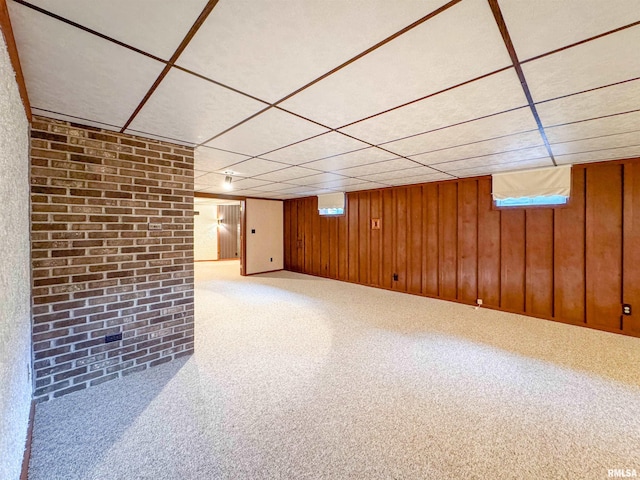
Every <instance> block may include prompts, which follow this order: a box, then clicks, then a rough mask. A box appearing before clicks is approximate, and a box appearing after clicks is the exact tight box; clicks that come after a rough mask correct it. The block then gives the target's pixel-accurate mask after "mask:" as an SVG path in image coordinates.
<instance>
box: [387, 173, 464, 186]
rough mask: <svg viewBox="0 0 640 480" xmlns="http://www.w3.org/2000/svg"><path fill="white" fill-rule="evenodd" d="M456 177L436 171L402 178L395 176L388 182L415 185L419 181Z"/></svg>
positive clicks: (425, 181)
mask: <svg viewBox="0 0 640 480" xmlns="http://www.w3.org/2000/svg"><path fill="white" fill-rule="evenodd" d="M452 178H455V177H454V176H453V175H449V174H447V173H440V172H434V173H431V174H426V175H416V176H410V177H402V178H393V179H390V180H389V181H388V182H387V183H388V184H389V185H394V186H397V185H415V184H418V183H428V182H438V181H442V180H451V179H452Z"/></svg>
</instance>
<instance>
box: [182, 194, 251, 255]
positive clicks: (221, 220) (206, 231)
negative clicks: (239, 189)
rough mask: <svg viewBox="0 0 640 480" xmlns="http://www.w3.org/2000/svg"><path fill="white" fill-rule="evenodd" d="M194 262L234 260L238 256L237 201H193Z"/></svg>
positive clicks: (239, 211)
mask: <svg viewBox="0 0 640 480" xmlns="http://www.w3.org/2000/svg"><path fill="white" fill-rule="evenodd" d="M193 213H194V221H193V235H194V238H193V240H194V252H193V253H194V260H195V261H196V262H206V261H217V260H235V259H239V258H240V255H241V232H240V229H241V208H240V201H239V200H228V199H218V198H202V197H195V198H194V212H193Z"/></svg>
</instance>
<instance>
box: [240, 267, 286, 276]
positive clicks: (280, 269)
mask: <svg viewBox="0 0 640 480" xmlns="http://www.w3.org/2000/svg"><path fill="white" fill-rule="evenodd" d="M283 270H284V268H278V269H276V270H267V271H265V272H255V273H245V274H243V275H242V276H243V277H251V276H252V275H260V274H262V273H273V272H282V271H283Z"/></svg>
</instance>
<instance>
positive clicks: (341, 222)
mask: <svg viewBox="0 0 640 480" xmlns="http://www.w3.org/2000/svg"><path fill="white" fill-rule="evenodd" d="M348 207H349V205H347V208H348ZM347 220H348V218H347V214H346V213H345V214H344V215H340V216H339V217H338V272H337V274H338V279H339V280H347V279H348V278H349V260H348V258H349V226H348V222H347Z"/></svg>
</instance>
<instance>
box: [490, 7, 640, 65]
mask: <svg viewBox="0 0 640 480" xmlns="http://www.w3.org/2000/svg"><path fill="white" fill-rule="evenodd" d="M500 10H501V11H502V15H503V16H504V19H505V22H506V24H507V28H508V29H509V34H510V36H511V40H512V41H513V44H514V46H515V48H516V53H517V54H518V58H519V59H520V61H522V60H526V59H528V58H531V57H535V56H537V55H541V54H543V53H547V52H550V51H552V50H555V49H557V48H561V47H565V46H567V45H571V44H573V43H576V42H579V41H581V40H585V39H587V38H591V37H594V36H596V35H600V34H601V33H605V32H608V31H610V30H614V29H616V28H618V27H620V26H622V25H628V24H629V23H632V22H634V21H637V20H640V9H639V8H638V1H637V0H610V1H602V0H562V1H555V0H538V1H535V2H530V1H527V0H500Z"/></svg>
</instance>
